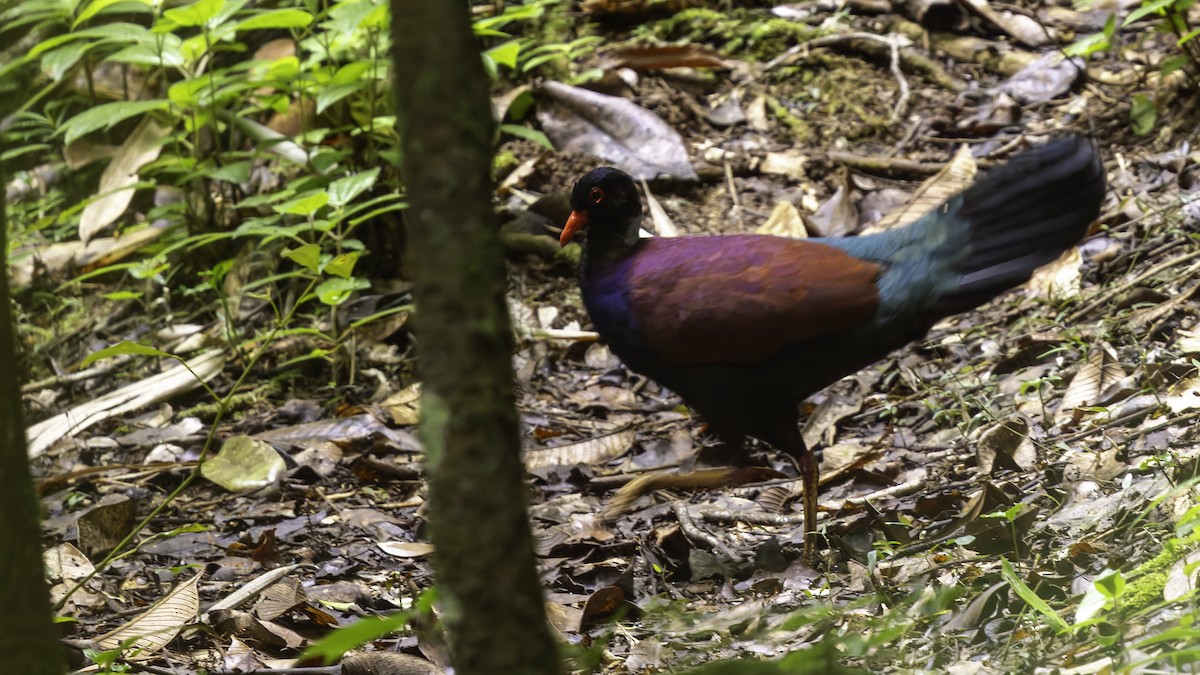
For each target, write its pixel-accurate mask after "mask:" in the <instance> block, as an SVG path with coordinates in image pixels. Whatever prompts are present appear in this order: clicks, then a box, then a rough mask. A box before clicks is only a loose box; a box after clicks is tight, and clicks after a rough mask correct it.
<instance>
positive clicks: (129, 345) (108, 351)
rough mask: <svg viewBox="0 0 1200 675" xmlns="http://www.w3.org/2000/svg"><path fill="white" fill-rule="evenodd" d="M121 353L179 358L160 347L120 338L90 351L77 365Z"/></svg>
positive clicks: (88, 364) (80, 365)
mask: <svg viewBox="0 0 1200 675" xmlns="http://www.w3.org/2000/svg"><path fill="white" fill-rule="evenodd" d="M122 354H132V355H134V356H160V357H163V358H168V359H178V358H179V357H178V356H175V355H174V354H171V353H168V352H164V351H162V350H161V349H155V348H154V347H147V346H146V345H140V344H138V343H136V342H130V341H128V340H121V341H120V342H118V343H117V344H115V345H113V346H111V347H105V348H104V349H101V350H100V351H98V352H92V353H91V354H89V355H88V357H87V358H85V359H84V360H83V363H80V364H79V367H80V368H87V367H88V366H90V365H92V364H93V363H95V362H96V361H99V360H100V359H107V358H108V357H110V356H120V355H122Z"/></svg>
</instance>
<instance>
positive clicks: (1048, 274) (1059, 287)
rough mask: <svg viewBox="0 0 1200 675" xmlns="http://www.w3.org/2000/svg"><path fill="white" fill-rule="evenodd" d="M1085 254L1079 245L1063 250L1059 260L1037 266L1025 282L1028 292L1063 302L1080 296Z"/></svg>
mask: <svg viewBox="0 0 1200 675" xmlns="http://www.w3.org/2000/svg"><path fill="white" fill-rule="evenodd" d="M1082 268H1083V254H1081V253H1080V252H1079V247H1078V246H1072V247H1071V248H1069V249H1067V250H1066V251H1063V254H1062V255H1060V256H1059V257H1058V259H1057V260H1054V261H1052V262H1048V263H1046V264H1045V265H1042V266H1041V267H1039V268H1037V269H1036V270H1034V272H1033V276H1031V277H1030V278H1029V281H1028V282H1026V283H1025V290H1026V292H1027V293H1028V294H1029V295H1030V296H1032V297H1035V298H1044V299H1046V300H1050V301H1051V302H1062V301H1064V300H1070V299H1071V298H1075V297H1078V296H1079V292H1080V288H1081V284H1082V280H1083V272H1082Z"/></svg>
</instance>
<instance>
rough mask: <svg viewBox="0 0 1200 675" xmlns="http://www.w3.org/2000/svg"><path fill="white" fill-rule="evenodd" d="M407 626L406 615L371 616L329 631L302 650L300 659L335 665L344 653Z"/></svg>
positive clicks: (400, 613) (399, 613)
mask: <svg viewBox="0 0 1200 675" xmlns="http://www.w3.org/2000/svg"><path fill="white" fill-rule="evenodd" d="M407 624H408V614H406V613H404V612H398V613H396V614H389V615H388V616H372V617H367V618H365V619H361V620H359V621H355V622H354V623H352V624H350V625H349V626H342V627H340V628H338V629H337V630H334V631H331V632H330V633H329V634H327V635H326V636H325V637H323V638H321V639H320V640H317V641H316V642H314V643H312V644H311V645H309V646H308V648H307V649H305V650H304V653H303V654H301V655H300V658H301V659H310V658H312V657H317V659H318V660H319V661H320V662H321V663H336V662H337V661H339V660H340V659H341V658H342V655H343V654H345V653H346V652H348V651H350V650H352V649H357V648H359V647H361V646H363V645H365V644H367V643H368V642H374V641H375V640H378V639H379V638H381V637H383V636H385V635H390V634H391V633H395V632H396V631H398V630H400V629H401V628H404V627H405V626H406V625H407Z"/></svg>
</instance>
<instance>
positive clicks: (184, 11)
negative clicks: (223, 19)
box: [163, 0, 225, 32]
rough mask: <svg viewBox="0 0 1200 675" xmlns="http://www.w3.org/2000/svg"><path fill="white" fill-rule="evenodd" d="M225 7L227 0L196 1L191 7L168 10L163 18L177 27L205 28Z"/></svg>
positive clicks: (185, 6)
mask: <svg viewBox="0 0 1200 675" xmlns="http://www.w3.org/2000/svg"><path fill="white" fill-rule="evenodd" d="M224 7H225V0H196V2H193V3H192V4H190V5H184V6H183V7H173V8H171V9H168V10H167V11H165V12H163V18H164V19H166V20H168V21H170V22H171V23H173V24H175V26H185V27H197V26H203V25H204V24H206V23H208V21H210V20H211V19H213V18H215V17H216V16H217V15H218V14H219V13H220V12H221V10H222V9H223V8H224ZM168 32H169V31H168Z"/></svg>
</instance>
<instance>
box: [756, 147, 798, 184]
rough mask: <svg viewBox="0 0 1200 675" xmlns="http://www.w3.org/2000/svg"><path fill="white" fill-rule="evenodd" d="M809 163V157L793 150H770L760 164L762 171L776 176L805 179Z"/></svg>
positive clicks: (759, 168)
mask: <svg viewBox="0 0 1200 675" xmlns="http://www.w3.org/2000/svg"><path fill="white" fill-rule="evenodd" d="M807 165H808V157H807V156H805V155H801V154H799V153H792V152H768V153H767V154H766V155H765V156H764V157H763V158H762V162H760V163H759V165H758V170H759V171H761V172H762V173H765V174H768V175H774V176H787V177H788V178H791V179H792V180H797V181H799V180H803V179H804V175H805V174H804V168H805V167H806V166H807Z"/></svg>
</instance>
